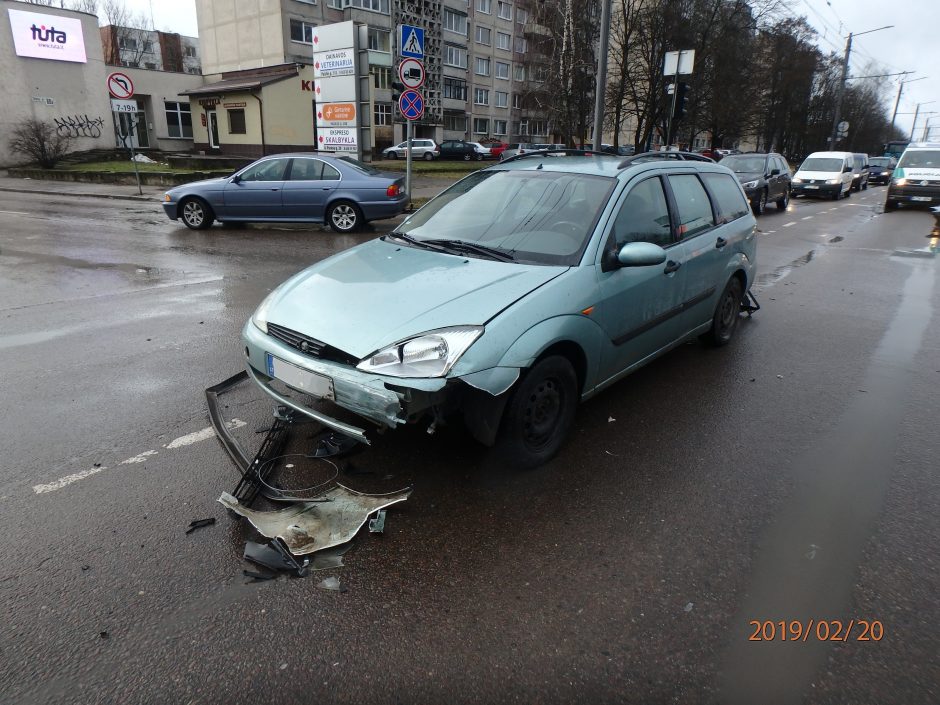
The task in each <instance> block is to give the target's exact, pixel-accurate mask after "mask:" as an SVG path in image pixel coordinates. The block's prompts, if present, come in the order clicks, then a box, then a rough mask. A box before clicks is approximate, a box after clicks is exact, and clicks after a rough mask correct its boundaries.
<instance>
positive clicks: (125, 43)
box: [118, 37, 137, 51]
mask: <svg viewBox="0 0 940 705" xmlns="http://www.w3.org/2000/svg"><path fill="white" fill-rule="evenodd" d="M118 46H119V47H121V48H122V49H126V50H127V51H137V40H136V39H134V37H120V38H119V39H118Z"/></svg>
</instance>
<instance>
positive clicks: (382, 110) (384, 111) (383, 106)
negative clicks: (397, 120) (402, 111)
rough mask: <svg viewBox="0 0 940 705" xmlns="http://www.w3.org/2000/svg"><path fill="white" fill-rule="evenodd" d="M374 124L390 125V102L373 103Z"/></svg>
mask: <svg viewBox="0 0 940 705" xmlns="http://www.w3.org/2000/svg"><path fill="white" fill-rule="evenodd" d="M375 124H376V125H391V124H392V104H391V103H376V104H375Z"/></svg>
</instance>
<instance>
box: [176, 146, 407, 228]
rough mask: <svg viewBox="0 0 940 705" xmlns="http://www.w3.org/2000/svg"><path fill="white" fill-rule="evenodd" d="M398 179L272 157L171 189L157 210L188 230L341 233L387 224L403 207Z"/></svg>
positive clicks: (322, 161) (315, 159)
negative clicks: (260, 226)
mask: <svg viewBox="0 0 940 705" xmlns="http://www.w3.org/2000/svg"><path fill="white" fill-rule="evenodd" d="M404 181H405V179H404V176H402V175H401V174H386V173H383V172H381V171H379V170H378V169H375V168H374V167H372V166H370V165H368V164H363V163H362V162H359V161H357V160H356V159H354V158H352V157H346V156H336V155H335V154H329V155H328V154H322V153H314V152H298V153H293V154H275V155H272V156H269V157H263V158H261V159H259V160H257V161H255V162H252V163H251V164H249V165H248V166H246V167H245V168H244V169H241V170H240V171H237V172H236V173H235V174H233V175H232V176H229V177H226V178H221V179H208V180H206V181H196V182H193V183H189V184H184V185H182V186H177V187H175V188H172V189H170V190H169V191H167V192H166V194H165V195H164V196H163V210H164V212H165V213H166V214H167V216H168V217H169V218H170V219H171V220H178V219H182V221H183V224H184V225H186V227H187V228H190V229H192V230H202V229H204V228H208V227H209V226H210V225H212V223H213V222H214V221H216V220H218V221H219V222H221V223H261V222H282V223H324V224H326V225H329V226H330V227H331V228H333V230H335V231H336V232H340V233H348V232H353V231H355V230H358V229H359V228H360V227H361V226H362V225H363V224H365V223H367V222H369V221H371V220H381V219H382V218H393V217H395V216H396V215H398V214H399V213H402V212H403V211H404V210H405V208H407V206H408V202H409V199H408V195H407V193H405V184H404Z"/></svg>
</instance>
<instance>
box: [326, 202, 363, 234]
mask: <svg viewBox="0 0 940 705" xmlns="http://www.w3.org/2000/svg"><path fill="white" fill-rule="evenodd" d="M326 220H327V222H328V223H329V224H330V227H331V228H333V230H335V231H336V232H338V233H351V232H355V231H356V230H358V229H359V227H360V226H361V225H362V211H360V210H359V207H358V206H357V205H356V204H355V203H352V202H351V201H337V202H336V203H334V204H333V205H332V206H330V208H329V210H328V211H327V213H326Z"/></svg>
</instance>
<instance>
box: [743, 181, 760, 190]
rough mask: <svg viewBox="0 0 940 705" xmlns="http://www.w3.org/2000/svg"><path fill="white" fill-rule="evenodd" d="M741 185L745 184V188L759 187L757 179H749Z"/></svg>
mask: <svg viewBox="0 0 940 705" xmlns="http://www.w3.org/2000/svg"><path fill="white" fill-rule="evenodd" d="M741 186H743V187H744V188H757V181H756V180H755V181H747V182H745V183H743V184H741Z"/></svg>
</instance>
